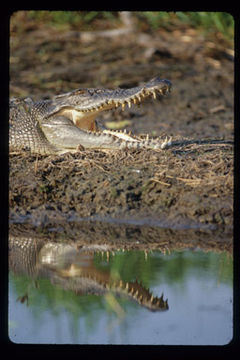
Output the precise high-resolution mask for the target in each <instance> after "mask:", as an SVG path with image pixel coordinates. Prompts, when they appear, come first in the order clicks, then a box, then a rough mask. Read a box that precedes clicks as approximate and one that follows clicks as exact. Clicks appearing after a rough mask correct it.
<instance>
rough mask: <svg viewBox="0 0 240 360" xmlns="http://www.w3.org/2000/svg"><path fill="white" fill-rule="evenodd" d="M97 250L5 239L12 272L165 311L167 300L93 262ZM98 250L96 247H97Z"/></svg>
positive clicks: (75, 290)
mask: <svg viewBox="0 0 240 360" xmlns="http://www.w3.org/2000/svg"><path fill="white" fill-rule="evenodd" d="M96 250H97V249H94V250H93V249H91V248H82V249H80V250H79V249H77V248H76V247H75V246H72V245H69V244H61V243H54V242H44V241H41V240H40V241H36V239H33V238H21V237H18V238H16V237H14V238H12V239H11V238H10V239H9V267H10V269H11V270H12V271H13V272H14V273H15V274H25V275H28V276H31V277H32V278H34V279H37V278H42V277H44V278H48V279H50V281H51V283H52V284H54V285H58V286H60V287H61V288H63V289H64V290H71V291H74V292H75V293H76V294H78V295H87V294H93V295H100V296H101V295H106V294H107V293H108V292H113V293H114V294H116V295H120V296H126V297H128V298H129V299H131V300H134V301H136V302H138V303H139V304H140V305H141V306H143V307H146V308H147V309H149V310H151V311H159V310H168V300H164V299H163V294H162V295H161V297H157V296H156V297H154V296H153V295H152V293H151V292H150V291H149V289H147V288H145V287H144V286H143V285H142V284H141V282H138V281H137V280H135V281H130V282H125V281H123V280H122V279H119V278H114V277H113V275H112V274H111V272H110V271H106V270H104V271H103V270H101V269H98V268H97V267H96V265H95V264H94V254H95V252H96ZM99 250H100V249H99Z"/></svg>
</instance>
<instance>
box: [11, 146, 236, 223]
mask: <svg viewBox="0 0 240 360" xmlns="http://www.w3.org/2000/svg"><path fill="white" fill-rule="evenodd" d="M10 179H11V181H10V193H9V196H10V214H21V215H27V214H32V216H34V213H35V212H36V218H37V219H39V211H41V212H43V213H44V214H48V212H50V213H53V212H59V213H61V214H62V216H63V218H64V219H65V220H67V219H68V218H69V216H70V215H71V216H75V215H76V216H80V217H82V218H84V217H90V216H96V215H99V216H101V217H111V218H121V219H124V218H125V219H127V218H129V217H130V218H134V219H145V218H150V219H152V220H158V221H161V222H162V224H163V225H164V224H166V226H169V227H173V228H174V227H178V226H183V227H186V226H189V227H191V226H195V227H196V226H197V227H200V228H201V227H202V225H221V226H222V225H223V226H227V227H231V226H232V216H233V198H232V196H233V156H232V146H231V145H228V144H225V145H222V144H221V145H219V146H216V145H215V144H214V145H202V148H201V147H199V146H195V147H194V145H190V146H188V147H185V148H184V150H183V149H181V150H179V149H178V148H176V149H174V150H173V149H171V150H170V149H169V150H164V151H158V152H156V151H151V150H141V151H108V152H103V151H97V150H95V151H80V152H79V153H77V154H70V153H68V154H65V155H62V156H47V157H44V156H38V157H37V158H36V157H34V156H32V155H25V156H22V155H12V156H11V161H10Z"/></svg>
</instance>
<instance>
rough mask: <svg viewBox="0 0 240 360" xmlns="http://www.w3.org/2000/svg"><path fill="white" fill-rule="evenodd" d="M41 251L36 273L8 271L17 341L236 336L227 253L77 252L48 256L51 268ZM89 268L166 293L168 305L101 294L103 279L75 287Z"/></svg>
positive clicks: (216, 340) (222, 339)
mask: <svg viewBox="0 0 240 360" xmlns="http://www.w3.org/2000/svg"><path fill="white" fill-rule="evenodd" d="M41 256H42V258H41V261H42V263H44V261H45V263H44V264H45V265H44V266H43V268H44V269H42V270H41V271H40V272H39V271H38V274H37V275H36V273H32V275H31V276H30V275H29V274H24V273H23V272H22V273H21V274H20V273H19V272H18V273H16V271H14V272H13V271H10V276H9V281H10V286H9V337H10V339H11V340H12V341H13V342H16V343H47V344H52V343H57V344H169V345H177V344H184V345H197V344H198V345H209V344H211V345H219V344H227V343H228V342H229V341H231V339H232V335H233V328H232V326H233V320H232V318H233V314H232V311H233V310H232V307H233V304H232V302H233V274H232V273H233V264H232V258H231V256H230V255H229V254H227V253H225V252H219V253H218V252H211V251H209V252H203V251H201V250H197V251H190V250H183V251H173V252H171V253H170V254H169V253H165V254H164V253H162V252H161V251H153V252H151V253H146V252H144V251H126V252H123V251H118V252H115V254H112V253H106V252H104V253H95V254H94V255H93V254H90V253H88V254H86V253H84V254H83V253H81V254H80V253H79V252H78V251H77V250H76V251H74V252H72V253H71V251H70V252H65V253H64V255H63V254H61V255H59V256H58V257H56V259H54V261H55V262H54V261H52V260H51V264H53V263H54V266H53V265H51V268H50V267H49V263H48V260H47V258H46V254H42V255H41ZM44 256H45V258H44ZM38 266H39V265H38ZM90 268H91V269H94V272H95V273H96V274H104V276H105V277H106V279H108V280H107V281H110V280H109V279H112V280H113V281H117V282H120V280H121V281H122V282H124V284H126V283H127V282H129V283H134V282H135V281H136V280H137V282H138V283H141V286H142V287H143V289H148V288H149V293H151V294H153V297H154V298H156V299H159V298H160V297H161V295H162V294H163V299H164V301H165V300H166V299H168V309H166V308H165V309H157V310H156V309H154V311H153V310H151V309H149V308H147V307H144V306H142V305H141V304H140V303H139V302H137V301H135V300H134V299H132V298H131V297H129V296H126V295H124V294H123V295H119V293H118V294H116V293H115V292H114V291H112V290H109V291H108V290H106V289H105V290H104V291H102V290H101V286H100V285H101V284H100V280H97V281H99V284H100V285H99V286H100V287H99V288H98V289H96V285H94V284H93V286H92V291H90V290H89V289H90V288H91V286H90V288H89V286H88V287H86V286H85V285H81V283H79V282H77V283H76V284H75V283H74V285H73V282H76V281H80V280H79V279H80V278H81V276H83V271H85V270H84V269H90ZM66 269H67V273H66ZM76 269H77V270H76ZM79 269H80V270H79ZM92 271H93V270H92ZM56 274H58V275H56ZM59 274H60V275H59ZM66 274H67V275H66ZM97 277H98V278H99V275H95V278H97ZM101 281H102V280H101ZM71 288H72V289H71ZM76 288H77V291H73V289H75V290H76ZM96 293H98V294H97V295H96Z"/></svg>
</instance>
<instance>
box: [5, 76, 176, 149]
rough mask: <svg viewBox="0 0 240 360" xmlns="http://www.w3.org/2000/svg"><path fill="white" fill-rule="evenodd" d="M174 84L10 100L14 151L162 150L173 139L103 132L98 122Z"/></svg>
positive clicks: (159, 82) (158, 82)
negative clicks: (103, 114)
mask: <svg viewBox="0 0 240 360" xmlns="http://www.w3.org/2000/svg"><path fill="white" fill-rule="evenodd" d="M170 90H171V82H170V81H168V80H162V79H160V78H158V77H156V78H154V79H152V80H150V81H149V82H147V83H145V84H143V85H142V86H137V87H134V88H131V89H116V90H109V89H91V88H90V89H77V90H74V91H72V92H69V93H66V94H62V95H57V96H54V97H53V98H52V99H51V100H45V101H44V100H43V101H39V102H34V101H32V100H31V99H30V98H26V99H23V100H21V99H15V98H14V99H12V100H11V101H10V131H9V133H10V150H11V151H18V150H22V149H29V150H30V151H31V152H32V153H43V154H54V153H64V152H67V151H78V150H79V148H82V147H83V148H92V149H116V150H117V149H131V148H133V149H140V148H150V149H163V148H165V147H167V146H168V145H169V144H170V143H171V142H170V141H168V140H166V141H164V142H163V141H161V140H160V139H149V137H148V136H146V138H145V139H140V138H138V137H136V136H132V135H130V134H127V133H126V132H117V131H109V130H103V131H100V127H99V125H98V123H97V121H96V117H97V115H98V114H99V113H100V112H102V111H105V110H110V109H113V108H116V107H119V106H121V107H122V109H123V110H124V108H125V106H126V105H128V106H129V107H131V105H132V104H139V103H141V102H142V100H143V99H144V98H147V97H154V98H156V96H157V94H158V93H159V94H161V95H164V94H167V93H168V92H169V91H170Z"/></svg>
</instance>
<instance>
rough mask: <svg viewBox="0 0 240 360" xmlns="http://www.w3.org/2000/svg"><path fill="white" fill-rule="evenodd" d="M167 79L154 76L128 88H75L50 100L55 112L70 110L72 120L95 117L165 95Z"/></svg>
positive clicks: (168, 83)
mask: <svg viewBox="0 0 240 360" xmlns="http://www.w3.org/2000/svg"><path fill="white" fill-rule="evenodd" d="M171 88H172V84H171V82H170V81H169V80H165V79H160V78H159V77H155V78H153V79H152V80H150V81H148V82H146V83H144V84H142V85H141V86H137V87H133V88H130V89H120V88H119V89H116V90H109V89H77V90H74V91H72V92H69V93H66V94H62V95H58V96H55V97H54V98H53V101H52V106H53V108H54V107H55V109H56V111H55V114H56V113H60V112H62V111H63V110H64V111H68V112H69V113H71V112H72V120H73V122H74V123H76V122H75V121H74V119H75V118H76V119H77V118H79V119H80V118H81V119H83V118H89V117H90V118H92V119H93V118H95V116H97V115H98V113H99V112H101V111H104V110H109V109H113V108H116V107H119V106H121V107H122V109H123V110H124V109H125V106H126V105H128V107H129V108H130V107H131V106H132V104H140V103H141V102H142V101H143V100H144V99H145V98H148V97H153V98H154V99H156V97H157V95H158V94H160V95H165V94H167V93H168V92H170V91H171Z"/></svg>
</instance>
